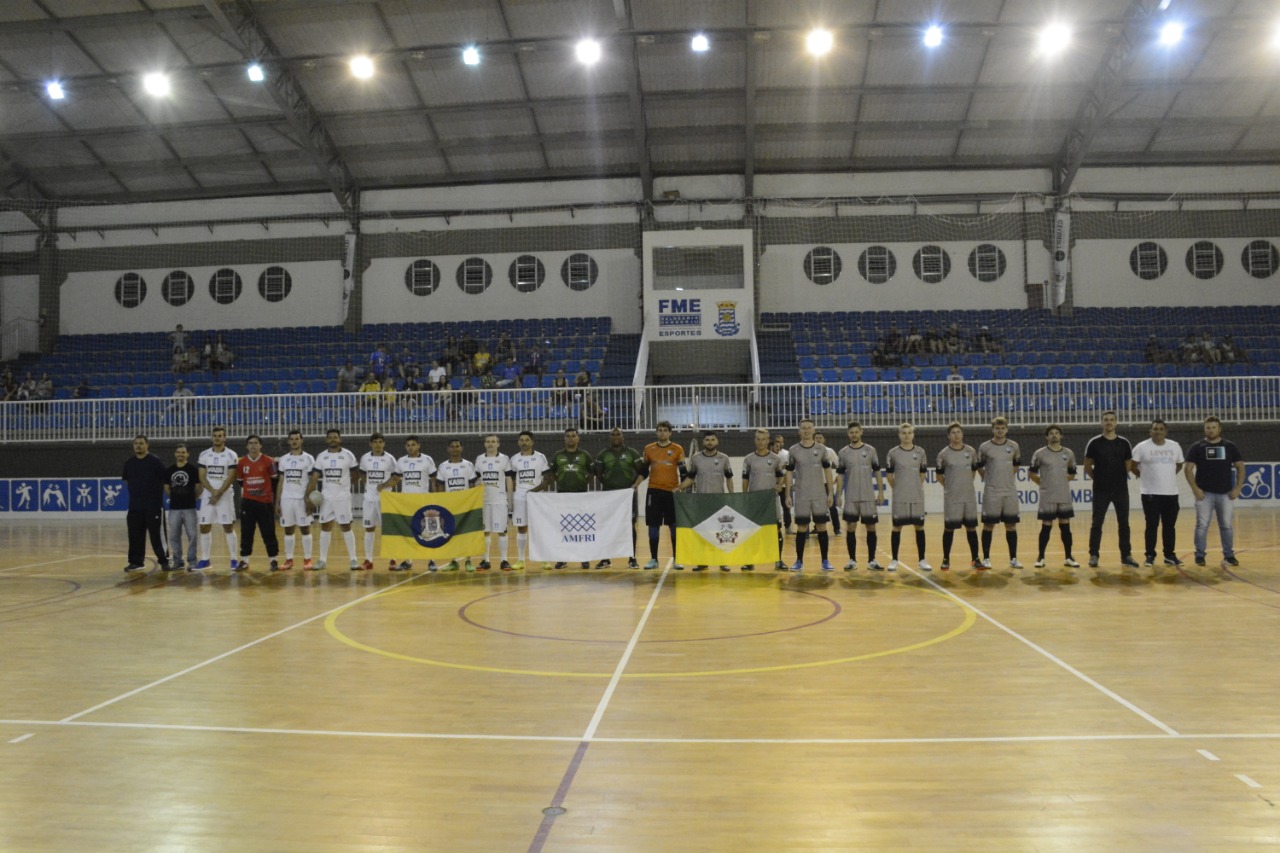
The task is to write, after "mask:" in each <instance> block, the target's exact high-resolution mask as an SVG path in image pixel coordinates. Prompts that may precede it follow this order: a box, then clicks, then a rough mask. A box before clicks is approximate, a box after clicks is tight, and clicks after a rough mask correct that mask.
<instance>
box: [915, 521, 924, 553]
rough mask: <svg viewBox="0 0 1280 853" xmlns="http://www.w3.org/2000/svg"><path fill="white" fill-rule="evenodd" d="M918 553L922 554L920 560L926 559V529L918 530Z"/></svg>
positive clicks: (919, 528) (918, 528)
mask: <svg viewBox="0 0 1280 853" xmlns="http://www.w3.org/2000/svg"><path fill="white" fill-rule="evenodd" d="M916 551H918V552H919V553H920V559H922V560H923V559H924V528H923V527H917V528H916Z"/></svg>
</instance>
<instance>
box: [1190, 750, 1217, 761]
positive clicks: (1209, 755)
mask: <svg viewBox="0 0 1280 853" xmlns="http://www.w3.org/2000/svg"><path fill="white" fill-rule="evenodd" d="M1196 752H1198V753H1200V754H1201V755H1203V756H1204V757H1205V758H1207V759H1209V760H1210V761H1221V760H1222V759H1221V758H1219V757H1218V756H1216V755H1214V754H1213V753H1212V752H1210V751H1209V750H1207V749H1197V750H1196Z"/></svg>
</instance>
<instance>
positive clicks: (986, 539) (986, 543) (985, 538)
mask: <svg viewBox="0 0 1280 853" xmlns="http://www.w3.org/2000/svg"><path fill="white" fill-rule="evenodd" d="M982 557H983V559H987V560H989V559H991V531H990V530H984V531H982Z"/></svg>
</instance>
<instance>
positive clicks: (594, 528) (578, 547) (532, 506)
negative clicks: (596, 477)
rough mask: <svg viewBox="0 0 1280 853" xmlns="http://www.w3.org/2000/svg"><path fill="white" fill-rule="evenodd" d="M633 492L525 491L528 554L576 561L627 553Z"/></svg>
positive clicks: (631, 553)
mask: <svg viewBox="0 0 1280 853" xmlns="http://www.w3.org/2000/svg"><path fill="white" fill-rule="evenodd" d="M634 496H635V492H633V491H632V490H631V489H618V490H616V491H607V492H530V493H529V495H528V497H527V501H528V508H529V559H530V560H542V561H544V562H556V563H581V562H587V561H590V560H605V559H612V558H613V557H632V556H634V555H635V553H634V549H633V548H632V547H631V525H632V523H633V522H632V519H631V501H632V499H633V498H634Z"/></svg>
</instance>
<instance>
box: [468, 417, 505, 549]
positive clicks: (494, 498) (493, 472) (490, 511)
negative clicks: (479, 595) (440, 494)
mask: <svg viewBox="0 0 1280 853" xmlns="http://www.w3.org/2000/svg"><path fill="white" fill-rule="evenodd" d="M475 466H476V473H478V474H479V475H480V482H482V483H484V559H483V560H481V561H480V566H479V568H480V571H482V572H487V571H489V567H490V564H489V549H490V547H491V546H492V544H493V539H494V537H495V536H496V537H497V540H498V558H499V559H500V560H501V563H500V565H499V566H498V567H499V568H500V569H502V570H503V571H504V572H509V571H511V564H510V563H509V562H507V515H508V513H510V511H511V487H512V482H511V478H510V477H508V476H507V475H508V474H510V473H511V460H510V459H508V458H507V454H505V453H500V452H499V451H498V436H497V435H496V434H494V433H489V434H488V435H486V436H485V437H484V453H482V454H480V455H479V456H477V457H476V463H475Z"/></svg>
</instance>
